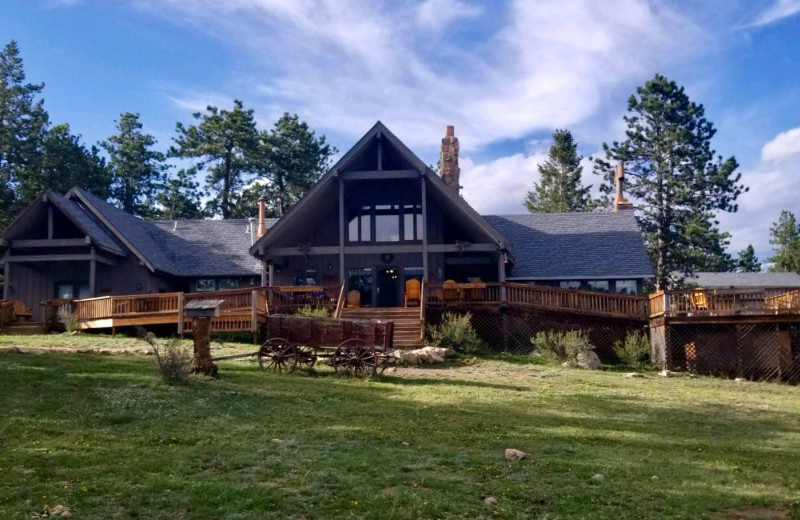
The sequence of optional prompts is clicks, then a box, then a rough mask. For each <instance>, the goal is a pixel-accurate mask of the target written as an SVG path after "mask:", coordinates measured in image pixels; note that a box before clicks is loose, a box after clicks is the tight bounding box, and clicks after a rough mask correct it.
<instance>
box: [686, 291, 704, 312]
mask: <svg viewBox="0 0 800 520" xmlns="http://www.w3.org/2000/svg"><path fill="white" fill-rule="evenodd" d="M689 298H690V299H691V301H692V309H694V310H696V311H707V310H708V297H707V296H706V292H705V291H704V290H703V289H700V288H698V289H692V291H691V292H690V293H689Z"/></svg>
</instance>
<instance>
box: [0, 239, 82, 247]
mask: <svg viewBox="0 0 800 520" xmlns="http://www.w3.org/2000/svg"><path fill="white" fill-rule="evenodd" d="M91 243H92V239H91V238H89V237H88V236H87V237H84V238H53V239H47V238H44V239H32V240H12V241H11V243H10V246H11V247H80V246H88V245H90V244H91Z"/></svg>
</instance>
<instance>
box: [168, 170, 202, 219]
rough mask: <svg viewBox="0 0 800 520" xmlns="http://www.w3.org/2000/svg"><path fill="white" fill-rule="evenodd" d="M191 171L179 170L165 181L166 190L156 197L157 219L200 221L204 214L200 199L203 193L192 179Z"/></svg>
mask: <svg viewBox="0 0 800 520" xmlns="http://www.w3.org/2000/svg"><path fill="white" fill-rule="evenodd" d="M194 174H195V172H194V171H193V170H179V171H178V174H177V175H176V176H175V177H171V178H169V179H168V180H167V184H166V188H165V189H164V190H162V191H160V192H159V193H158V195H156V201H157V202H158V206H159V208H160V209H159V210H158V212H157V215H156V216H157V218H160V219H165V220H180V219H201V218H203V217H204V216H205V213H204V212H203V210H202V209H201V204H200V199H201V198H202V196H203V193H202V192H201V191H200V189H199V187H198V183H197V182H195V181H194V180H193V179H194Z"/></svg>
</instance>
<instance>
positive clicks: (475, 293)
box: [469, 278, 485, 302]
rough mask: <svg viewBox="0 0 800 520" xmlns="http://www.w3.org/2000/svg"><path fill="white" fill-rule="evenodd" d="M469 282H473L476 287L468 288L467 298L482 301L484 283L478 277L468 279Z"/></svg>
mask: <svg viewBox="0 0 800 520" xmlns="http://www.w3.org/2000/svg"><path fill="white" fill-rule="evenodd" d="M470 283H471V284H474V285H475V286H476V287H474V288H472V289H470V290H469V299H470V301H473V302H479V301H483V293H484V288H485V284H484V283H483V281H482V280H481V279H480V278H475V279H474V280H472V281H470Z"/></svg>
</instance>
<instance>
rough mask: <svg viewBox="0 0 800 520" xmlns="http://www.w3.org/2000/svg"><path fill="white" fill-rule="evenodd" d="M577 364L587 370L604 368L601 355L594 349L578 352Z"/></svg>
mask: <svg viewBox="0 0 800 520" xmlns="http://www.w3.org/2000/svg"><path fill="white" fill-rule="evenodd" d="M575 364H576V365H577V366H578V368H583V369H586V370H600V369H601V368H603V363H602V362H601V361H600V357H599V356H598V355H597V354H596V353H595V352H594V351H592V350H587V351H586V352H580V353H578V356H577V357H576V358H575Z"/></svg>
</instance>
